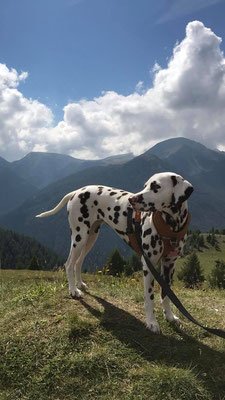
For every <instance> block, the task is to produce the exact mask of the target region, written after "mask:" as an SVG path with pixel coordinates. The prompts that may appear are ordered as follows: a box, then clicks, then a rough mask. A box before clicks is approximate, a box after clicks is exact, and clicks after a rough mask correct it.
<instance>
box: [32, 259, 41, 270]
mask: <svg viewBox="0 0 225 400" xmlns="http://www.w3.org/2000/svg"><path fill="white" fill-rule="evenodd" d="M29 269H32V270H40V269H41V266H40V263H39V260H38V258H37V257H36V256H33V257H32V259H31V261H30V265H29Z"/></svg>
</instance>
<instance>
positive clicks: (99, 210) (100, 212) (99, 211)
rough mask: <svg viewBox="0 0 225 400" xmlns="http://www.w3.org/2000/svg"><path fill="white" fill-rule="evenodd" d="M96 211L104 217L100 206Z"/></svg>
mask: <svg viewBox="0 0 225 400" xmlns="http://www.w3.org/2000/svg"><path fill="white" fill-rule="evenodd" d="M98 213H99V214H100V215H101V216H102V217H103V218H104V216H105V213H104V212H103V211H102V210H101V208H98Z"/></svg>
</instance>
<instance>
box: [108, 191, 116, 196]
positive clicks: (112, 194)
mask: <svg viewBox="0 0 225 400" xmlns="http://www.w3.org/2000/svg"><path fill="white" fill-rule="evenodd" d="M115 194H117V192H111V193H110V194H109V195H110V196H115Z"/></svg>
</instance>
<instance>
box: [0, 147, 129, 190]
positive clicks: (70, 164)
mask: <svg viewBox="0 0 225 400" xmlns="http://www.w3.org/2000/svg"><path fill="white" fill-rule="evenodd" d="M132 157H133V155H132V153H128V154H123V155H118V156H112V157H108V158H106V159H102V160H81V159H78V158H74V157H71V156H68V155H65V154H56V153H44V152H32V153H29V154H27V155H26V156H25V157H24V158H22V159H21V160H18V161H14V162H12V163H11V165H10V166H11V169H12V171H14V172H16V173H17V175H19V176H20V177H22V178H23V179H26V180H27V181H28V182H30V183H32V184H33V185H35V186H36V187H37V188H39V189H42V188H44V187H45V186H47V185H49V184H51V183H53V182H56V181H57V180H59V179H62V178H64V177H66V176H68V175H71V174H74V173H76V172H79V171H82V170H83V169H86V168H90V167H92V166H97V165H108V164H119V163H124V162H126V161H128V160H130V159H131V158H132ZM0 161H1V160H0Z"/></svg>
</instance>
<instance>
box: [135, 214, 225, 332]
mask: <svg viewBox="0 0 225 400" xmlns="http://www.w3.org/2000/svg"><path fill="white" fill-rule="evenodd" d="M131 210H132V209H131ZM132 214H133V210H132ZM128 215H129V219H130V218H131V217H132V215H131V212H129V213H128ZM131 221H132V220H131ZM131 221H129V223H128V226H129V231H130V230H131V224H132V222H131ZM135 236H136V239H137V242H138V245H139V247H140V249H141V252H142V256H143V257H144V259H145V262H146V264H147V267H148V269H149V270H150V271H151V273H152V275H153V276H154V278H155V280H156V281H157V282H158V283H159V285H160V286H161V288H162V289H163V292H164V294H165V295H166V296H168V297H169V299H170V300H171V301H172V303H173V304H174V305H175V306H176V307H177V309H178V310H179V311H180V312H181V313H182V314H183V315H184V316H185V317H186V318H187V319H189V321H191V322H193V323H194V324H195V325H197V326H200V327H201V328H203V329H205V330H206V331H207V332H210V333H212V334H213V335H216V336H219V337H221V338H223V339H225V331H224V330H222V329H214V328H208V327H207V326H204V325H202V324H200V323H199V322H198V321H196V319H195V318H193V317H192V315H191V314H190V313H189V312H188V311H187V310H186V308H185V307H184V306H183V304H182V303H181V302H180V300H179V299H178V298H177V296H176V295H175V293H174V292H173V291H172V289H171V288H170V286H169V285H168V283H167V282H166V281H165V280H164V279H163V278H162V277H161V275H160V274H159V273H158V271H156V269H155V267H154V266H153V264H152V263H151V261H150V260H149V258H148V257H146V255H145V254H144V251H143V249H142V245H141V243H142V241H141V228H140V223H139V227H138V224H137V223H135Z"/></svg>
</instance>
